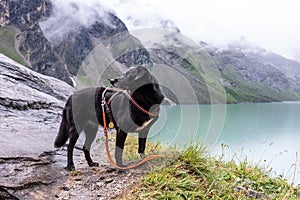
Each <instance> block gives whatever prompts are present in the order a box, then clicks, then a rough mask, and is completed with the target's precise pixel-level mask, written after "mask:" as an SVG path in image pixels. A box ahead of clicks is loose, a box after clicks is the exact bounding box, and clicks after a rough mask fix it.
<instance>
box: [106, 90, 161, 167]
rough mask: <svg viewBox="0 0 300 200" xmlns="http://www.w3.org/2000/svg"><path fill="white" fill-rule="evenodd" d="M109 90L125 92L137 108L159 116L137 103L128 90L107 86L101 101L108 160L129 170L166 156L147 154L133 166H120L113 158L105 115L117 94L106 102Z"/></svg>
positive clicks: (114, 165) (113, 164) (115, 165)
mask: <svg viewBox="0 0 300 200" xmlns="http://www.w3.org/2000/svg"><path fill="white" fill-rule="evenodd" d="M107 90H112V91H117V92H123V93H124V94H126V96H127V97H128V98H129V100H130V101H131V102H132V103H133V104H134V105H135V106H137V108H139V109H140V110H141V111H142V112H144V113H146V114H148V115H151V116H158V114H154V113H150V112H148V111H146V110H145V109H143V108H142V107H141V106H140V105H138V104H137V102H136V101H134V99H133V98H132V97H131V96H130V95H129V94H128V93H127V92H124V90H121V89H115V88H106V89H105V90H104V92H103V95H102V103H101V106H102V118H103V130H104V135H105V149H106V154H107V157H108V160H109V162H110V164H111V165H112V166H113V167H115V168H117V169H120V170H128V169H133V168H136V167H138V166H140V165H142V164H144V163H146V162H148V161H149V160H152V159H155V158H163V157H165V156H163V155H150V156H147V157H146V158H144V159H143V160H141V161H140V162H138V163H136V164H134V165H131V166H127V167H120V166H118V165H117V164H116V163H115V161H114V160H113V159H112V157H111V155H110V151H109V147H108V129H107V124H106V115H105V106H106V107H107V108H108V103H110V102H111V100H112V98H113V97H115V95H113V96H112V97H110V99H109V101H108V103H106V102H105V97H104V95H105V92H106V91H107Z"/></svg>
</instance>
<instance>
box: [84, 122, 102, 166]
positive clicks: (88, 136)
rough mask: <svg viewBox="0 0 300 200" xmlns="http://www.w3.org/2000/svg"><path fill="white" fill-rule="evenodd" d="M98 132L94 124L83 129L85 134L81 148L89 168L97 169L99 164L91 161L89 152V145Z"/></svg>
mask: <svg viewBox="0 0 300 200" xmlns="http://www.w3.org/2000/svg"><path fill="white" fill-rule="evenodd" d="M97 131H98V125H94V124H87V125H86V126H85V127H84V132H85V142H84V146H83V152H84V156H85V159H86V161H87V163H88V165H89V166H90V167H94V166H95V167H98V166H99V163H96V162H94V161H93V160H92V158H91V154H90V150H91V145H92V143H93V141H94V139H95V137H96V135H97Z"/></svg>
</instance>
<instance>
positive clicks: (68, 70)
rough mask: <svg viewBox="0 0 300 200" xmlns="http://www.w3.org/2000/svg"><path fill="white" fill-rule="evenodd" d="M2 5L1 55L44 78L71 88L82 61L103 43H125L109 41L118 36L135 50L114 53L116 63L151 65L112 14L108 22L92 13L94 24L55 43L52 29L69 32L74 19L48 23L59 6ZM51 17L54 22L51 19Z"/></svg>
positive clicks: (42, 0)
mask: <svg viewBox="0 0 300 200" xmlns="http://www.w3.org/2000/svg"><path fill="white" fill-rule="evenodd" d="M0 5H1V10H0V26H1V27H0V36H1V37H0V38H1V39H0V43H1V45H0V52H2V53H4V54H5V55H7V56H9V57H11V58H14V59H16V60H17V61H19V62H20V63H22V64H24V65H26V66H28V67H30V68H31V69H33V70H35V71H37V72H40V73H42V74H45V75H50V76H53V77H56V78H59V79H61V80H64V81H65V82H67V83H69V84H71V85H72V84H73V82H72V80H71V79H70V77H73V76H76V74H77V73H78V69H79V68H80V66H81V64H82V62H83V60H84V59H85V58H86V57H87V55H88V54H89V53H90V52H91V51H92V50H93V49H94V48H95V46H97V45H98V44H99V43H101V42H103V41H106V42H107V43H108V44H105V45H115V43H121V42H122V41H123V40H124V38H122V37H118V36H116V37H114V40H109V38H111V37H113V36H114V35H118V34H121V35H122V36H124V35H125V36H126V38H127V39H128V38H130V40H131V41H132V44H131V45H132V46H134V47H133V49H132V50H131V51H130V52H126V54H124V53H123V54H120V53H119V52H117V51H116V52H112V53H113V54H116V55H118V57H116V60H117V61H119V62H120V63H122V64H124V65H126V66H130V65H132V64H145V65H151V63H150V59H149V55H148V52H147V51H146V50H145V49H143V47H142V45H141V44H140V43H139V42H138V40H135V39H134V38H132V39H131V35H130V34H129V33H128V30H127V28H126V26H125V25H124V23H123V22H122V21H121V20H120V19H119V18H117V17H116V16H115V15H114V14H112V13H111V12H110V11H106V13H105V15H106V18H107V20H105V21H104V20H103V19H102V17H103V15H100V14H98V13H97V11H96V10H92V12H95V13H96V14H95V15H93V18H95V19H94V23H93V24H90V26H84V25H83V24H71V25H74V26H75V27H76V29H72V30H71V31H69V32H66V33H65V35H64V37H63V38H62V39H61V40H59V41H58V42H53V38H54V39H55V38H58V35H54V36H53V37H48V38H47V37H46V36H47V33H48V32H49V29H50V30H51V29H52V28H56V27H57V26H60V27H62V29H63V30H65V29H67V27H64V24H63V23H64V22H65V21H67V20H71V19H72V18H71V19H69V18H70V17H69V16H68V15H67V14H70V13H67V14H66V16H61V17H60V18H58V19H59V20H60V21H55V20H54V21H53V20H52V21H51V20H50V21H46V20H47V19H56V18H55V16H57V12H55V9H57V6H56V7H55V5H53V4H52V3H51V1H50V0H37V1H27V0H20V1H14V0H5V1H1V2H0ZM66 6H68V7H69V8H70V9H71V11H70V12H73V13H71V14H73V15H75V14H76V13H80V12H81V11H80V8H79V7H78V6H77V5H76V4H75V3H72V2H69V3H68V4H66ZM52 16H54V18H51V17H52ZM68 17H69V18H68ZM75 22H76V21H75ZM128 40H129V39H128ZM123 48H126V47H119V49H118V50H119V51H121V50H123Z"/></svg>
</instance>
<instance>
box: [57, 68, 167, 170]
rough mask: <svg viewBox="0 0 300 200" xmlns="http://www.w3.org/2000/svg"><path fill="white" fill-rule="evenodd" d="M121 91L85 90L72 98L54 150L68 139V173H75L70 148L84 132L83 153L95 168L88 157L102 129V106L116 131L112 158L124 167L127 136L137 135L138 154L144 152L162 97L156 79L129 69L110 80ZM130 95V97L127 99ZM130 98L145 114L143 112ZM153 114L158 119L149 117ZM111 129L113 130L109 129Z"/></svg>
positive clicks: (64, 114)
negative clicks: (71, 171)
mask: <svg viewBox="0 0 300 200" xmlns="http://www.w3.org/2000/svg"><path fill="white" fill-rule="evenodd" d="M111 83H113V84H114V85H115V86H116V87H117V88H120V89H122V90H123V91H113V90H106V89H105V88H103V87H97V88H85V89H82V90H78V91H76V92H75V93H74V94H72V95H71V96H70V97H69V99H68V100H67V103H66V105H65V108H64V109H63V113H62V121H61V125H60V128H59V132H58V135H57V137H56V139H55V143H54V146H55V147H61V146H63V145H64V144H65V143H66V141H67V140H68V138H69V145H68V157H67V158H68V161H67V169H69V170H75V166H74V162H73V148H74V146H75V143H76V141H77V139H78V137H79V134H80V133H81V132H82V131H84V132H85V135H86V140H85V143H84V146H83V151H84V155H85V158H86V160H87V163H88V165H89V166H98V163H95V162H93V160H92V159H91V156H90V147H91V144H92V142H93V140H94V139H95V137H96V133H97V130H98V126H99V124H100V125H102V126H103V118H102V106H101V103H103V102H107V103H106V105H107V106H106V105H105V108H106V109H105V114H106V119H107V121H108V122H107V123H111V124H112V123H113V124H114V128H115V129H116V131H117V136H116V149H115V158H116V163H117V165H119V166H123V167H124V165H123V162H122V155H123V149H124V143H125V140H126V137H127V133H128V132H136V133H139V139H138V142H139V147H138V153H140V154H141V156H142V155H143V154H144V152H145V147H146V139H147V135H148V131H149V129H150V127H151V125H152V124H153V123H154V122H155V121H156V120H157V119H158V113H159V108H160V104H161V102H162V101H163V99H164V96H163V94H162V92H161V90H160V87H159V84H158V82H157V80H156V79H155V77H154V76H153V75H152V74H151V73H150V72H149V70H148V69H147V68H145V67H136V68H130V69H129V70H128V71H127V72H126V73H125V74H124V76H123V77H121V78H117V79H112V80H111ZM129 95H130V96H129ZM130 97H131V98H132V99H133V100H134V101H135V102H136V103H137V104H138V105H139V106H140V107H142V108H143V109H144V110H146V111H148V112H150V113H147V112H143V111H142V110H141V109H140V108H138V107H137V106H136V105H135V104H134V103H133V102H132V101H131V100H129V99H130ZM151 113H156V114H157V116H152V115H151ZM110 128H113V127H110Z"/></svg>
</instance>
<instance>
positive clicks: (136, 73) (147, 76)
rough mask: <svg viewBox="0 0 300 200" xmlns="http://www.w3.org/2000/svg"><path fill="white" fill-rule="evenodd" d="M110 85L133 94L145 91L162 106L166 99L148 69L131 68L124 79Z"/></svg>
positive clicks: (112, 80)
mask: <svg viewBox="0 0 300 200" xmlns="http://www.w3.org/2000/svg"><path fill="white" fill-rule="evenodd" d="M110 83H111V84H112V85H113V86H115V87H118V88H121V89H124V90H128V91H129V92H130V93H131V94H133V93H135V92H137V91H141V90H143V91H144V92H147V95H146V96H149V97H151V98H152V99H153V100H154V101H155V103H156V104H160V103H161V102H162V100H163V99H164V95H163V94H162V92H161V90H160V87H159V84H158V81H157V80H156V78H155V77H154V76H153V75H152V74H151V72H150V71H149V70H148V69H147V68H146V67H142V66H138V67H131V68H130V69H129V70H128V71H127V72H126V73H125V74H124V75H123V76H122V77H120V78H115V79H111V80H110ZM144 92H142V93H144Z"/></svg>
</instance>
